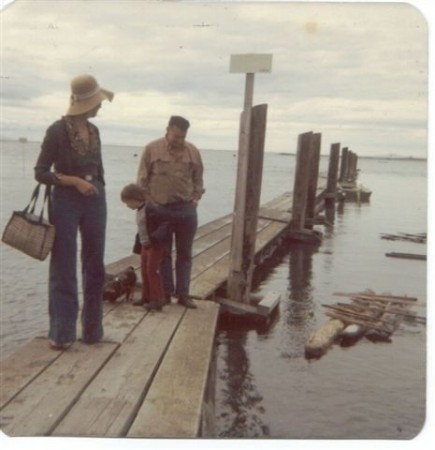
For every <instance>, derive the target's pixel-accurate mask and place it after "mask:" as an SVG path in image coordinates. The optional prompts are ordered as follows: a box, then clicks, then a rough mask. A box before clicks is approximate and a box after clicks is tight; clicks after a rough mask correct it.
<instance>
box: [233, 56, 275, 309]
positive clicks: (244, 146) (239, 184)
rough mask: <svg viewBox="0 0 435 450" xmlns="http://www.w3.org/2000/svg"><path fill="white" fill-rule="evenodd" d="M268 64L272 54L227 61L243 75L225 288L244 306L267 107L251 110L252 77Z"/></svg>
mask: <svg viewBox="0 0 435 450" xmlns="http://www.w3.org/2000/svg"><path fill="white" fill-rule="evenodd" d="M271 65H272V55H256V54H247V55H232V56H231V62H230V71H231V72H233V73H245V74H246V80H245V98H244V103H243V106H244V109H243V112H242V115H241V119H240V133H239V152H238V160H237V181H236V196H235V201H234V213H233V225H232V236H231V250H230V269H229V274H228V285H227V290H228V295H229V297H230V298H231V299H232V300H235V301H238V302H243V303H249V295H250V289H251V279H252V272H253V259H254V254H255V239H256V231H257V217H258V209H259V202H260V192H261V179H262V170H263V153H264V139H265V130H266V112H267V106H266V105H260V106H258V107H256V108H252V103H253V93H254V74H255V73H256V72H270V70H271Z"/></svg>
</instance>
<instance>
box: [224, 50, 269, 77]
mask: <svg viewBox="0 0 435 450" xmlns="http://www.w3.org/2000/svg"><path fill="white" fill-rule="evenodd" d="M271 71H272V55H271V54H259V53H246V54H243V55H231V60H230V73H268V72H271Z"/></svg>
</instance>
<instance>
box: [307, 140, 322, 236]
mask: <svg viewBox="0 0 435 450" xmlns="http://www.w3.org/2000/svg"><path fill="white" fill-rule="evenodd" d="M321 142H322V135H321V134H320V133H314V134H313V137H312V140H311V145H312V150H311V162H310V169H309V175H308V191H307V208H306V213H305V228H307V229H312V228H313V226H314V222H315V218H316V194H317V184H318V179H319V162H320V147H321Z"/></svg>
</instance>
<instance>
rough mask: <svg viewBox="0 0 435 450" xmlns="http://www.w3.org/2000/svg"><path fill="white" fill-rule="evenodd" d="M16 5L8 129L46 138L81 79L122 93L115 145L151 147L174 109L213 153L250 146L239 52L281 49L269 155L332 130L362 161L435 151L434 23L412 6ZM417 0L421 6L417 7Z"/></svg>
mask: <svg viewBox="0 0 435 450" xmlns="http://www.w3.org/2000/svg"><path fill="white" fill-rule="evenodd" d="M5 3H9V2H8V1H6V2H5V1H3V0H2V5H3V10H2V13H1V19H2V43H1V47H2V74H1V75H2V118H1V122H2V137H3V138H5V139H17V138H18V137H20V136H26V137H27V138H28V139H29V140H35V141H40V140H41V139H42V138H43V136H44V133H45V129H46V128H47V127H48V125H50V124H51V123H52V122H53V121H55V120H57V119H58V118H59V117H60V116H61V115H63V114H64V113H65V111H66V109H67V106H68V97H69V83H70V80H71V78H72V77H74V76H75V75H78V74H81V73H91V74H93V75H94V76H95V77H96V78H97V79H98V81H99V83H100V85H101V86H102V87H105V88H107V89H110V90H113V91H114V92H115V99H114V101H113V103H111V104H110V103H108V102H105V103H104V104H103V108H102V109H101V111H100V114H99V117H98V118H96V119H94V121H95V123H96V124H97V125H98V127H99V128H100V131H101V135H102V139H103V143H106V144H120V145H123V144H126V145H133V146H140V147H142V146H143V145H144V144H145V143H146V142H147V141H149V140H151V139H154V138H157V137H160V136H162V135H163V133H164V130H165V127H166V124H167V120H168V117H169V116H170V115H171V114H180V115H184V116H186V117H187V118H188V119H189V120H190V121H191V124H192V126H191V130H190V131H189V136H188V139H189V140H191V141H192V142H194V143H195V144H196V145H197V146H198V147H199V148H203V149H228V150H233V149H236V148H237V142H238V129H239V125H238V123H239V114H240V111H241V109H242V105H243V95H244V83H245V77H244V75H243V74H232V73H229V62H230V55H231V54H240V53H271V54H273V63H272V72H271V73H268V74H257V75H256V76H255V92H254V103H255V104H259V103H267V104H268V123H267V134H266V151H275V152H294V151H295V150H296V145H297V136H298V134H300V133H303V132H306V131H315V132H320V133H321V134H322V153H324V154H328V153H329V148H330V144H331V143H334V142H340V143H341V144H342V146H347V147H349V148H350V149H351V150H353V151H355V152H356V153H358V154H359V155H361V156H363V155H368V156H374V155H390V154H395V155H401V156H413V157H425V156H426V152H427V107H428V27H427V22H426V19H425V17H424V15H422V13H421V12H420V11H419V10H417V9H416V8H415V7H414V6H412V5H410V4H406V3H383V4H379V3H372V2H365V3H353V2H341V3H329V2H326V3H325V2H321V3H313V2H302V3H297V2H277V3H271V2H250V3H247V2H172V1H171V2H148V1H129V0H124V1H108V0H104V1H97V0H94V1H92V0H90V1H71V0H68V1H62V0H59V1H56V2H54V1H39V0H32V1H24V0H15V1H14V2H11V3H10V4H9V5H7V6H5V5H4V4H5ZM414 4H416V2H414Z"/></svg>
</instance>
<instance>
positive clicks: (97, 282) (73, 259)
mask: <svg viewBox="0 0 435 450" xmlns="http://www.w3.org/2000/svg"><path fill="white" fill-rule="evenodd" d="M93 183H94V184H95V185H96V186H97V188H98V190H99V194H98V195H92V196H85V195H83V194H81V193H80V192H79V191H78V190H77V189H76V188H74V187H64V186H55V187H54V188H53V190H52V202H51V217H50V218H51V221H52V223H53V224H54V226H55V227H56V237H55V241H54V246H53V250H52V252H51V258H50V268H49V318H50V328H49V335H48V336H49V338H50V339H52V340H53V341H55V342H57V343H59V344H64V343H67V342H74V341H75V340H76V338H77V335H76V323H77V319H78V312H79V299H78V286H77V284H78V283H77V259H78V246H77V236H78V233H79V232H80V236H81V269H82V288H83V307H82V312H81V324H82V339H83V341H84V342H85V343H87V344H93V343H96V342H98V341H99V340H101V338H102V337H103V325H102V317H103V304H102V299H103V295H102V294H103V286H104V279H105V268H104V246H105V234H106V221H107V208H106V196H105V190H104V186H103V185H102V184H101V183H100V182H98V181H93Z"/></svg>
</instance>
